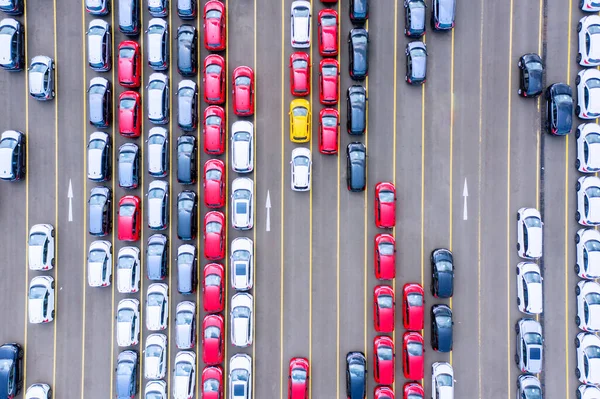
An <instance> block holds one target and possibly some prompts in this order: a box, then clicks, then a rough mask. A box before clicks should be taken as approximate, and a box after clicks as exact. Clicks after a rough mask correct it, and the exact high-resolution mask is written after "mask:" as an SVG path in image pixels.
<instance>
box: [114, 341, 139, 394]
mask: <svg viewBox="0 0 600 399" xmlns="http://www.w3.org/2000/svg"><path fill="white" fill-rule="evenodd" d="M116 372H117V377H116V379H115V385H116V390H117V399H130V398H133V397H135V395H136V394H137V387H138V381H137V379H138V375H137V374H138V353H137V351H134V350H127V351H123V352H121V353H119V356H118V357H117V369H116Z"/></svg>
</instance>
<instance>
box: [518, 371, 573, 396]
mask: <svg viewBox="0 0 600 399" xmlns="http://www.w3.org/2000/svg"><path fill="white" fill-rule="evenodd" d="M542 397H543V396H542V384H540V380H538V379H537V377H536V376H534V375H531V374H521V375H520V376H519V377H518V378H517V396H515V398H519V399H542ZM578 397H579V396H578Z"/></svg>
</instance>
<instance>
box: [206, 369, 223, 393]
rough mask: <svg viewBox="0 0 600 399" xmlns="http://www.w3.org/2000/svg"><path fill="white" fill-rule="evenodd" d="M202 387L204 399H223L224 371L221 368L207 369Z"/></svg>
mask: <svg viewBox="0 0 600 399" xmlns="http://www.w3.org/2000/svg"><path fill="white" fill-rule="evenodd" d="M201 387H202V395H201V397H202V398H203V399H223V369H221V367H220V366H212V367H205V368H204V370H203V371H202V385H201Z"/></svg>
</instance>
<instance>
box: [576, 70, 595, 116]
mask: <svg viewBox="0 0 600 399" xmlns="http://www.w3.org/2000/svg"><path fill="white" fill-rule="evenodd" d="M575 84H576V85H577V107H575V113H576V114H577V116H579V118H581V119H596V118H598V117H600V71H599V70H597V69H596V68H590V69H584V70H583V71H580V72H579V73H578V74H577V78H576V79H575Z"/></svg>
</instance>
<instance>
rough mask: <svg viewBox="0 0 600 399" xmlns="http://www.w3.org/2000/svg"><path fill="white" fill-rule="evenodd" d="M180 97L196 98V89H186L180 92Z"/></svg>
mask: <svg viewBox="0 0 600 399" xmlns="http://www.w3.org/2000/svg"><path fill="white" fill-rule="evenodd" d="M179 96H181V97H194V89H192V88H191V87H184V88H182V89H180V90H179Z"/></svg>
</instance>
